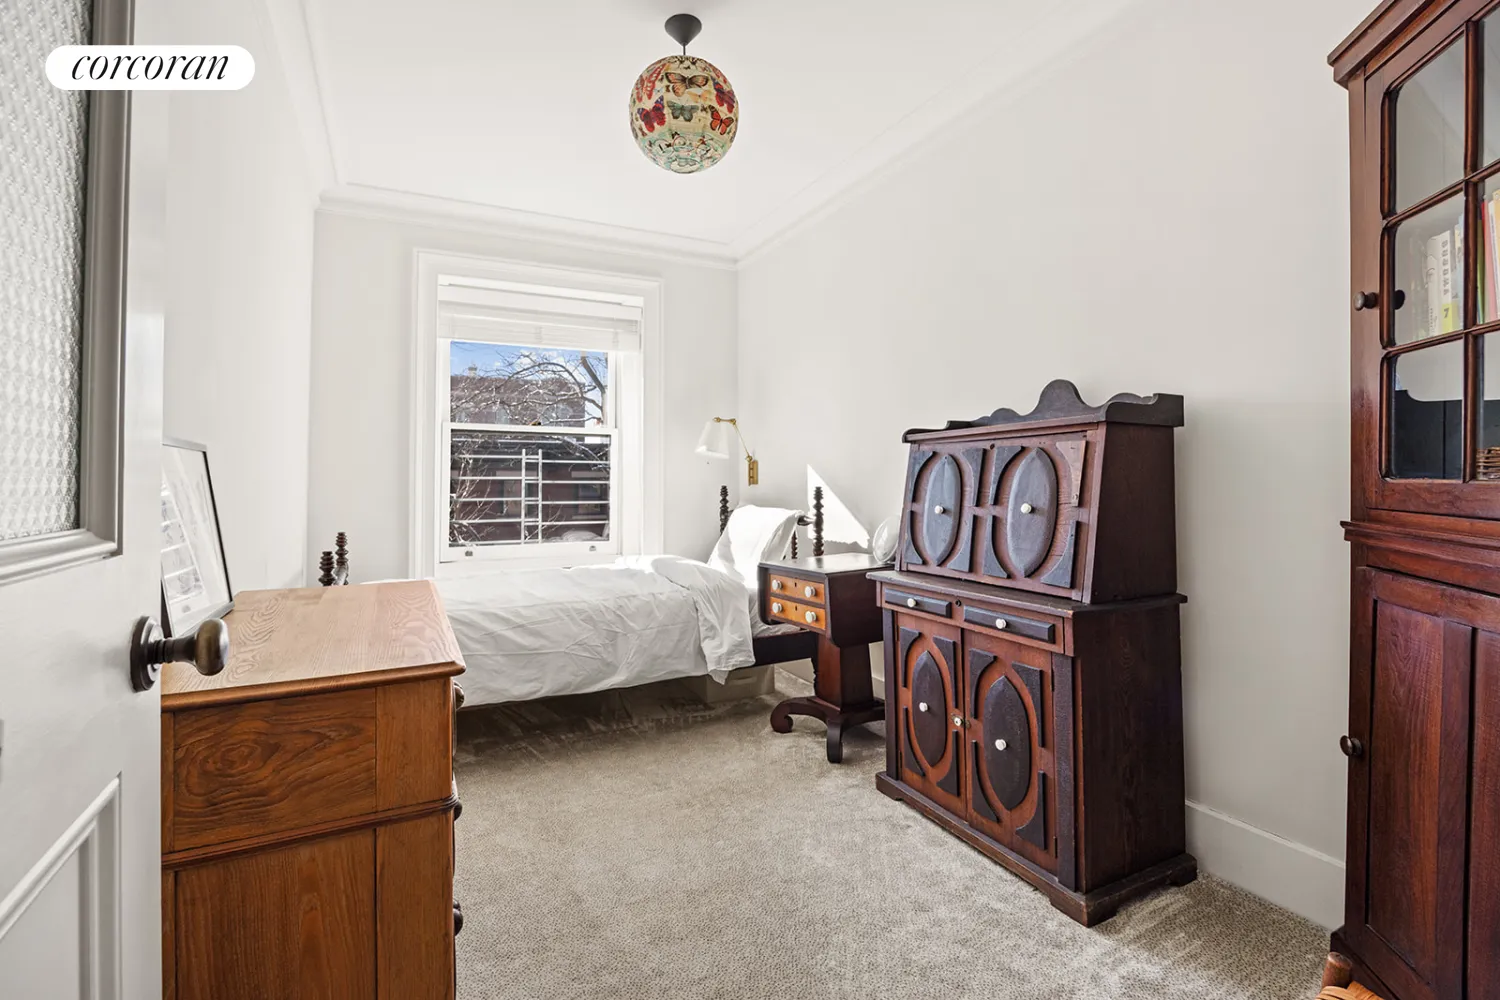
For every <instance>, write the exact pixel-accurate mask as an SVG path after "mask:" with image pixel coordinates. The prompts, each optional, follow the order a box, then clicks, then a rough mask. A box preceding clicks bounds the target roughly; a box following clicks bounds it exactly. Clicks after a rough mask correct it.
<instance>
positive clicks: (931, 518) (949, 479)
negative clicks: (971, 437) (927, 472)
mask: <svg viewBox="0 0 1500 1000" xmlns="http://www.w3.org/2000/svg"><path fill="white" fill-rule="evenodd" d="M960 482H961V477H960V475H959V471H958V461H957V460H956V459H955V458H954V457H953V456H952V455H944V456H943V457H942V458H940V459H938V463H937V464H936V465H935V466H933V467H932V475H931V476H929V477H928V478H927V489H926V491H925V492H924V493H923V497H922V541H923V542H924V543H926V547H927V558H928V559H929V560H930V561H932V562H933V563H935V564H936V563H942V562H943V561H944V560H945V559H947V558H948V553H949V551H951V550H952V548H953V542H954V540H955V539H956V538H957V537H958V506H959V505H958V490H959V484H960ZM939 507H941V508H942V513H938V508H939Z"/></svg>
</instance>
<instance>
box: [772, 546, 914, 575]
mask: <svg viewBox="0 0 1500 1000" xmlns="http://www.w3.org/2000/svg"><path fill="white" fill-rule="evenodd" d="M761 565H762V566H764V567H766V568H767V569H770V570H782V571H784V572H787V573H801V574H802V575H804V576H818V577H827V576H836V575H838V574H839V573H859V574H865V573H869V572H870V571H872V570H877V569H890V568H891V560H889V559H887V560H885V561H884V562H881V561H880V560H878V559H876V558H875V557H874V556H872V555H870V553H868V552H835V553H834V554H833V555H828V556H804V557H802V558H800V559H776V560H773V561H771V562H764V563H761Z"/></svg>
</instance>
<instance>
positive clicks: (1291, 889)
mask: <svg viewBox="0 0 1500 1000" xmlns="http://www.w3.org/2000/svg"><path fill="white" fill-rule="evenodd" d="M1187 842H1188V843H1187V846H1188V851H1189V852H1190V853H1192V854H1193V855H1195V856H1196V857H1197V858H1198V867H1199V868H1200V869H1201V870H1203V871H1205V872H1208V873H1210V874H1212V875H1217V876H1218V877H1219V878H1222V879H1224V880H1225V881H1228V882H1233V883H1234V884H1235V885H1237V886H1239V887H1241V888H1242V889H1245V890H1246V891H1247V892H1253V893H1254V894H1255V895H1257V896H1260V897H1261V898H1262V899H1268V900H1270V901H1271V902H1273V903H1275V904H1276V905H1278V906H1284V907H1286V908H1287V909H1288V910H1291V911H1292V912H1293V913H1296V914H1298V915H1300V916H1303V917H1306V918H1307V919H1308V920H1311V921H1313V922H1314V923H1316V924H1319V925H1321V926H1323V927H1326V928H1328V929H1329V930H1332V929H1333V928H1335V927H1337V926H1338V925H1339V924H1341V923H1343V922H1344V921H1343V917H1344V864H1343V862H1342V861H1339V860H1338V859H1337V858H1332V857H1329V856H1328V855H1326V854H1324V853H1322V852H1321V851H1315V850H1313V849H1312V848H1311V847H1307V846H1305V845H1303V844H1298V843H1294V842H1293V841H1290V840H1287V839H1286V838H1285V837H1279V836H1277V835H1276V834H1274V833H1271V832H1270V831H1268V830H1262V829H1260V828H1259V827H1254V826H1251V825H1250V824H1248V823H1245V822H1243V821H1241V820H1238V819H1235V818H1234V817H1233V816H1229V815H1227V814H1225V813H1221V812H1219V811H1218V810H1217V809H1213V808H1210V807H1209V806H1206V805H1203V804H1202V803H1201V802H1193V801H1191V800H1190V801H1189V802H1188V803H1187Z"/></svg>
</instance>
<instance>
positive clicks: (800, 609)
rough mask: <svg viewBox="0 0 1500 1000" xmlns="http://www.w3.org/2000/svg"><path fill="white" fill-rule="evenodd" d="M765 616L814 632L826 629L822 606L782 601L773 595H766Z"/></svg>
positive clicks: (826, 617)
mask: <svg viewBox="0 0 1500 1000" xmlns="http://www.w3.org/2000/svg"><path fill="white" fill-rule="evenodd" d="M766 617H767V618H769V619H772V620H775V621H782V622H791V623H792V624H793V625H801V626H802V627H803V628H805V629H811V630H812V631H814V632H826V631H827V630H828V615H827V612H825V611H824V610H823V609H822V608H819V607H814V606H813V605H811V604H800V603H798V602H796V601H783V600H781V599H780V598H778V597H775V596H773V595H769V594H768V595H767V596H766Z"/></svg>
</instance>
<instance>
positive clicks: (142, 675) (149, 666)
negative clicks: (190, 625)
mask: <svg viewBox="0 0 1500 1000" xmlns="http://www.w3.org/2000/svg"><path fill="white" fill-rule="evenodd" d="M228 662H229V629H228V628H227V627H225V625H224V621H223V619H221V618H208V619H205V620H204V621H202V622H200V623H199V625H198V627H197V628H195V629H194V630H193V631H191V632H189V633H188V634H187V635H179V636H174V637H173V638H171V639H167V638H164V637H163V636H162V632H161V626H160V625H158V624H157V623H156V619H155V618H151V617H149V616H148V617H145V618H138V619H136V623H135V628H134V629H133V630H132V631H131V634H130V684H131V686H132V687H134V688H135V689H136V690H137V691H149V690H151V688H153V687H154V686H155V685H156V679H157V678H158V677H160V676H161V665H162V664H163V663H191V664H192V665H193V666H195V667H197V668H198V673H200V674H203V675H204V676H205V677H212V676H213V675H214V674H216V673H218V672H219V671H221V670H223V669H224V664H225V663H228Z"/></svg>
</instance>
